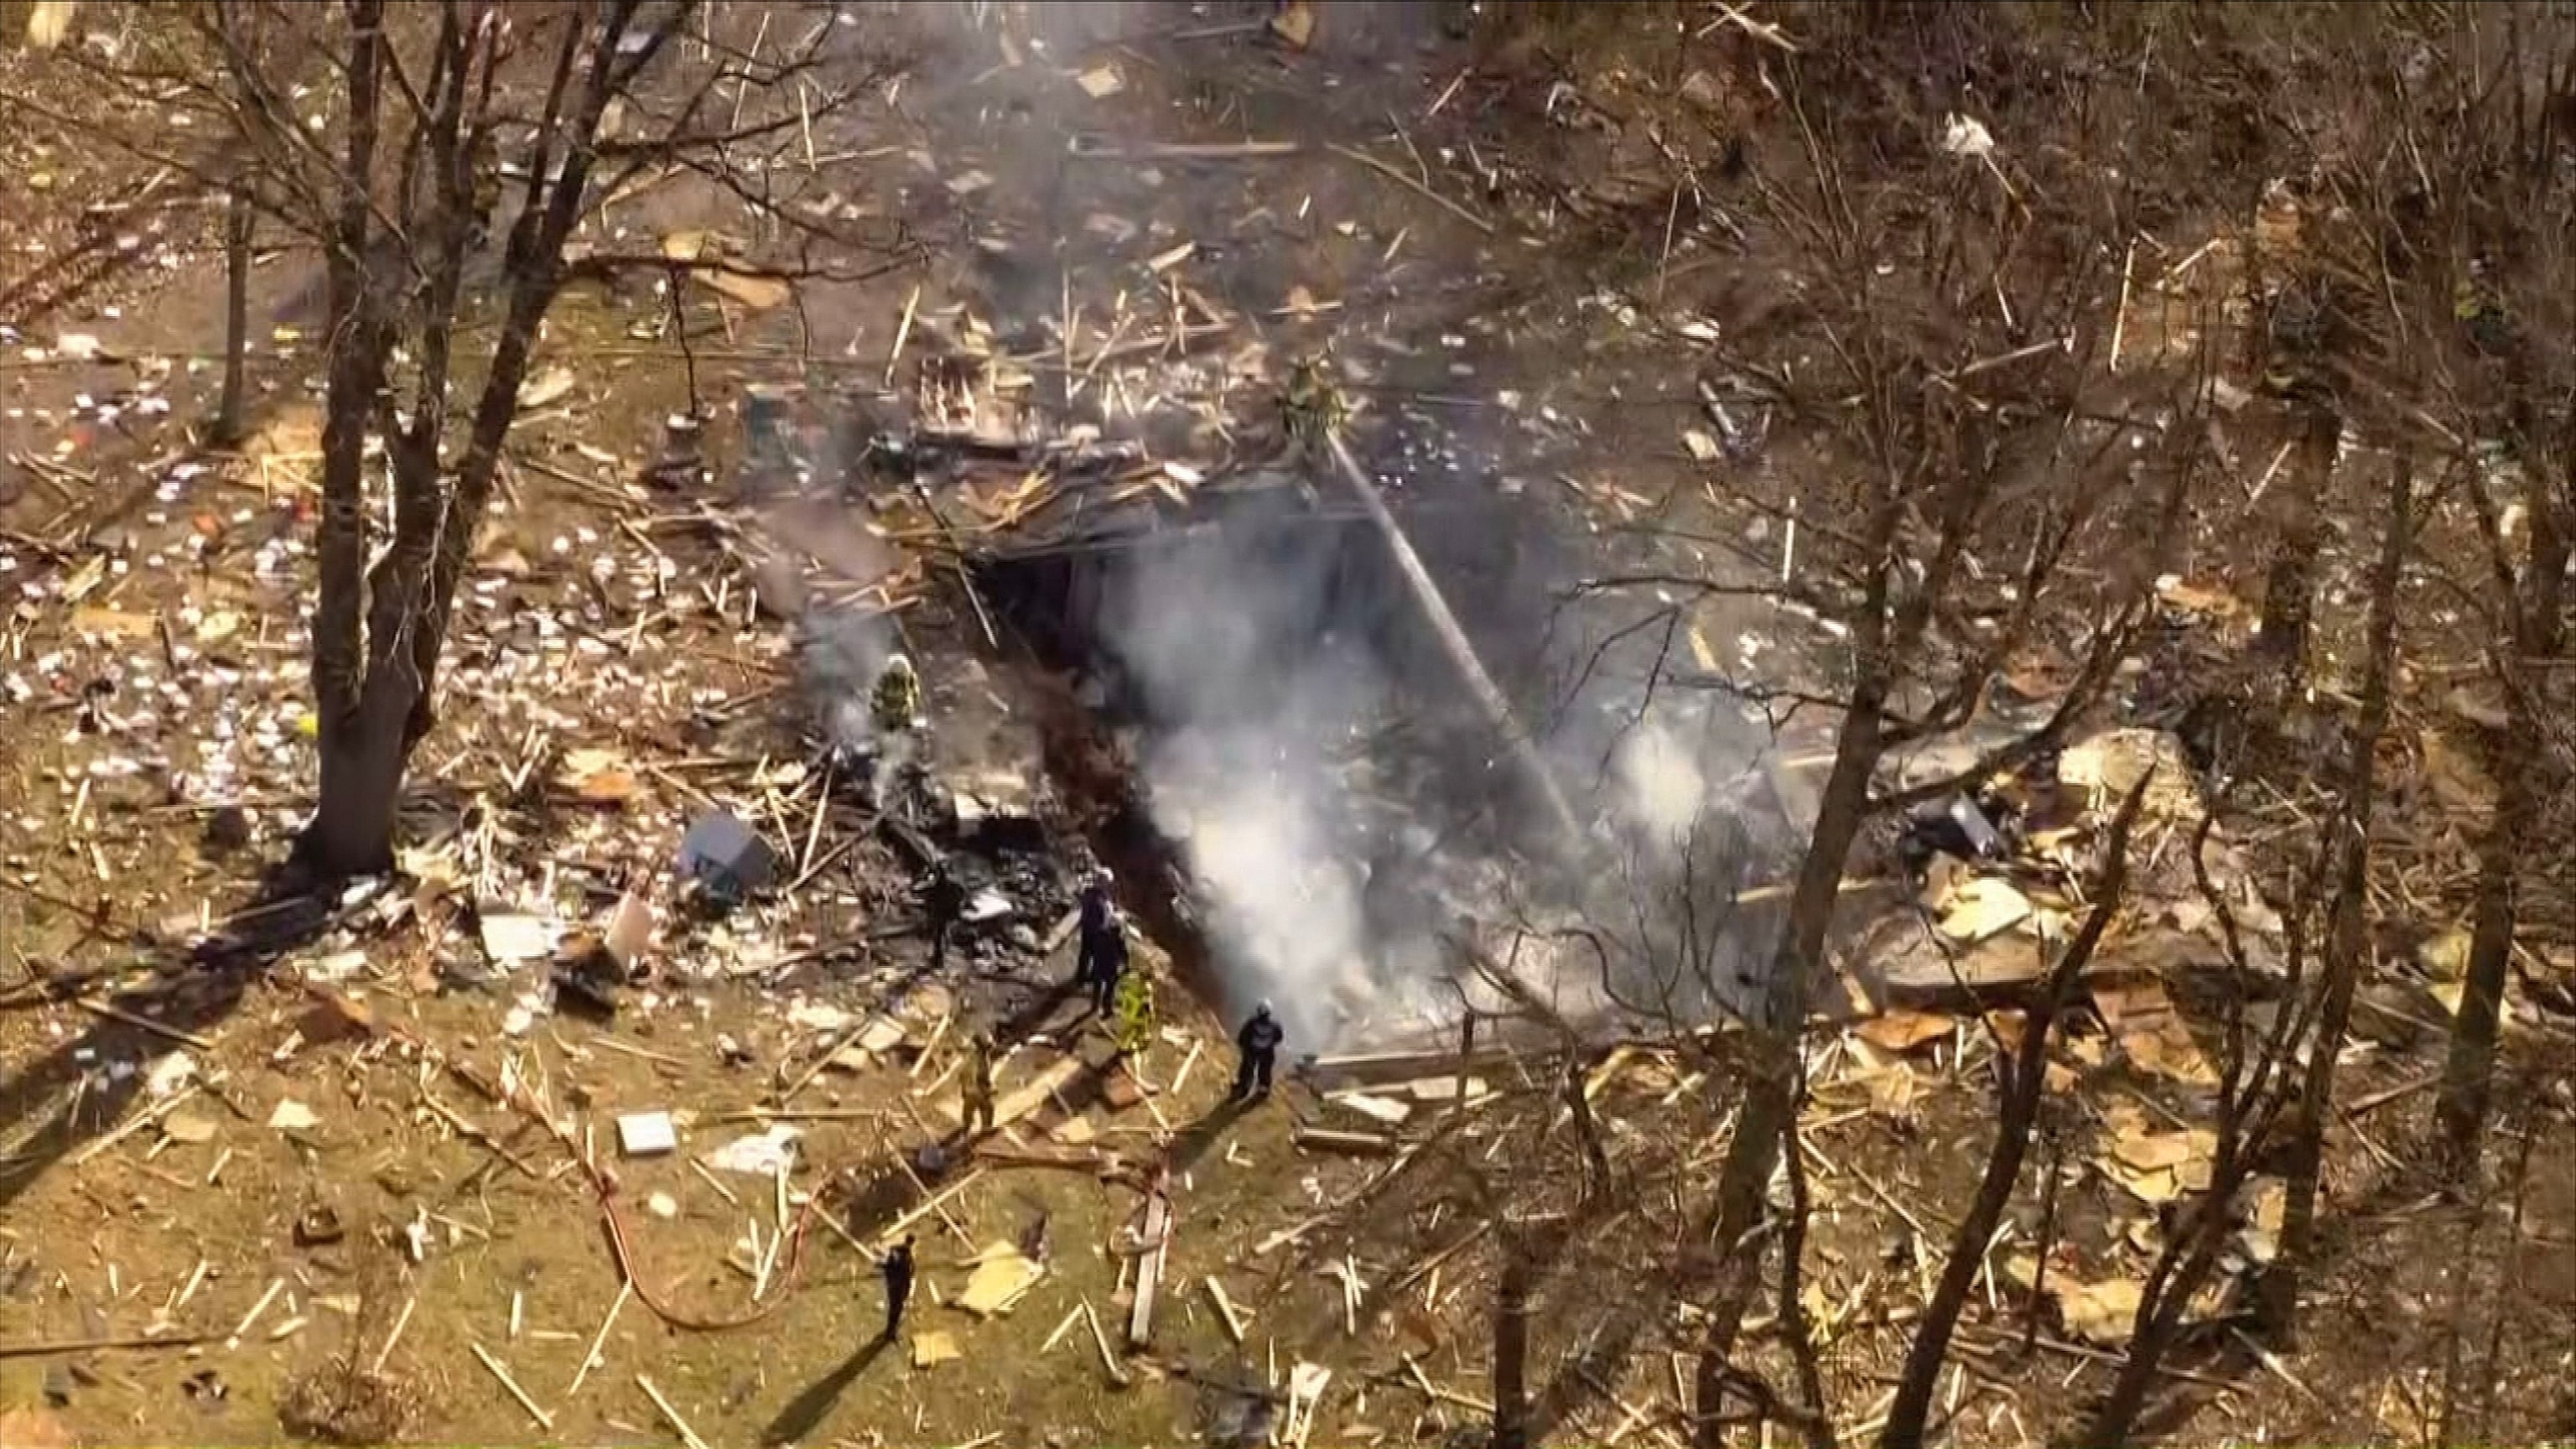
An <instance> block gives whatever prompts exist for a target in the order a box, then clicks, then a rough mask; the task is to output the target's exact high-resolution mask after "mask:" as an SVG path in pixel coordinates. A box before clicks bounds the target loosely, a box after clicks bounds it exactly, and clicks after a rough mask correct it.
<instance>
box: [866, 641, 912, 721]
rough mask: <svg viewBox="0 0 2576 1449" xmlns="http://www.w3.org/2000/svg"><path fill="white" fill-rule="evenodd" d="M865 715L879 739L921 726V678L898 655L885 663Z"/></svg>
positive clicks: (869, 699) (908, 660)
mask: <svg viewBox="0 0 2576 1449" xmlns="http://www.w3.org/2000/svg"><path fill="white" fill-rule="evenodd" d="M868 713H869V715H870V716H871V717H872V719H873V722H874V723H875V725H876V727H877V733H878V734H880V735H895V734H901V733H903V732H904V731H906V730H909V729H911V728H912V727H913V726H914V725H917V724H919V723H920V722H921V676H920V675H919V674H918V673H915V672H914V670H913V667H912V660H911V659H910V658H908V657H907V656H905V655H901V654H898V655H896V656H895V657H893V658H892V659H889V660H887V661H886V666H885V668H884V669H882V670H880V671H879V672H878V674H877V683H876V688H875V689H874V690H872V691H870V693H869V696H868Z"/></svg>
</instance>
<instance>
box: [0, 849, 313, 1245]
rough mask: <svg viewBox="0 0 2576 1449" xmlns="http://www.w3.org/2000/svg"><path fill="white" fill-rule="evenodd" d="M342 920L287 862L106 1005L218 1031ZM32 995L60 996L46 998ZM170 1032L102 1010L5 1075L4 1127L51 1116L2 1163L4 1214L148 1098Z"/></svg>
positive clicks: (176, 1045)
mask: <svg viewBox="0 0 2576 1449" xmlns="http://www.w3.org/2000/svg"><path fill="white" fill-rule="evenodd" d="M339 916H340V908H339V904H338V898H337V897H336V896H335V895H332V894H330V893H328V892H324V891H317V890H316V888H315V886H314V883H313V881H312V878H311V876H310V875H309V874H308V873H306V872H305V871H304V870H302V869H301V868H300V867H298V866H297V865H295V864H294V863H292V862H289V863H286V864H282V865H280V866H278V867H276V868H274V869H272V870H271V871H270V872H269V873H268V874H267V875H266V876H265V877H263V878H262V880H261V882H260V885H259V888H258V889H257V890H256V891H255V892H254V893H253V894H252V897H251V904H250V905H248V906H246V907H245V908H243V909H242V910H240V911H236V912H234V913H233V914H231V915H230V916H228V917H226V918H225V920H224V922H223V923H222V924H221V926H219V927H218V929H217V930H216V931H215V932H214V934H212V935H210V936H208V937H206V938H205V939H203V940H201V941H199V942H197V943H196V944H195V945H193V946H191V947H190V948H189V949H187V950H186V951H185V952H174V953H171V954H169V955H167V956H165V957H164V958H163V959H162V961H161V962H160V963H159V969H158V973H157V974H158V977H159V979H158V980H156V981H155V982H153V983H152V984H151V985H148V986H144V987H139V988H136V989H133V990H128V991H120V992H117V993H114V994H113V995H110V996H107V997H106V998H104V1004H105V1005H107V1006H110V1007H113V1008H115V1009H117V1010H119V1011H122V1012H126V1013H130V1014H132V1015H134V1016H140V1017H145V1018H148V1019H150V1020H152V1021H156V1022H159V1023H160V1024H161V1025H162V1026H163V1027H164V1028H166V1029H167V1033H179V1034H185V1035H195V1034H199V1033H203V1032H206V1031H209V1030H212V1029H213V1028H215V1027H217V1026H220V1025H221V1024H222V1023H223V1022H224V1021H226V1020H227V1019H229V1018H230V1017H231V1016H232V1014H233V1013H234V1011H235V1010H237V1009H238V1008H239V1007H240V1006H241V1003H242V998H243V996H244V995H245V994H246V993H247V992H248V991H249V989H250V984H251V982H252V981H253V980H254V979H256V978H257V977H258V975H259V974H260V972H261V971H262V970H264V969H265V968H266V967H267V966H268V964H269V963H270V962H272V961H274V960H276V959H277V958H278V957H279V956H281V955H283V954H285V953H286V952H288V951H291V950H294V949H295V948H296V947H297V946H299V945H302V944H303V943H304V942H307V941H309V940H311V939H313V938H314V937H315V936H317V935H319V934H320V933H321V932H322V931H323V930H324V929H326V928H327V927H329V926H330V925H331V924H332V923H333V922H334V921H335V920H337V919H338V918H339ZM135 964H136V965H137V966H141V965H145V964H149V963H148V962H137V963H135ZM36 999H40V1000H49V999H56V998H55V995H54V993H50V992H49V993H45V994H44V996H42V997H39V998H36ZM167 1033H165V1032H160V1031H152V1030H148V1029H146V1028H143V1027H138V1026H135V1025H133V1024H131V1023H130V1022H126V1021H119V1020H116V1019H115V1018H112V1017H109V1016H106V1015H104V1014H100V1015H99V1016H98V1019H97V1020H96V1021H94V1022H93V1023H92V1024H91V1026H90V1028H89V1030H87V1031H84V1032H82V1033H81V1034H79V1035H78V1036H75V1037H72V1038H71V1039H69V1040H67V1041H64V1042H63V1043H61V1044H60V1045H59V1046H57V1047H55V1048H54V1050H52V1051H50V1052H48V1053H46V1054H45V1055H44V1056H42V1057H39V1058H37V1059H36V1060H34V1061H32V1062H30V1063H28V1064H27V1065H26V1066H25V1067H23V1068H21V1069H20V1070H18V1071H17V1072H15V1073H13V1074H11V1075H10V1076H8V1077H6V1078H0V1124H13V1125H14V1124H18V1123H23V1122H29V1121H34V1120H36V1119H37V1118H38V1116H39V1115H40V1114H44V1113H46V1112H47V1110H48V1108H49V1107H50V1115H49V1116H46V1117H45V1118H44V1120H42V1121H41V1122H39V1123H38V1125H36V1126H35V1127H34V1128H33V1130H31V1131H28V1132H26V1133H24V1134H23V1135H22V1136H21V1137H20V1138H19V1139H18V1141H17V1143H16V1145H15V1147H14V1149H13V1154H12V1155H11V1156H10V1157H9V1158H7V1159H6V1160H5V1161H0V1216H5V1214H6V1212H7V1210H8V1207H9V1205H10V1204H11V1203H13V1202H15V1201H16V1200H17V1199H18V1198H19V1197H20V1196H22V1195H24V1194H25V1193H26V1192H27V1191H28V1190H29V1189H31V1188H33V1187H34V1186H35V1185H36V1183H37V1181H38V1180H39V1179H41V1178H42V1177H44V1175H45V1173H46V1172H47V1170H49V1169H50V1168H52V1167H53V1166H54V1165H55V1164H56V1163H58V1162H61V1161H63V1160H64V1159H65V1158H67V1157H69V1156H71V1155H72V1154H73V1153H75V1152H77V1151H79V1150H80V1149H81V1147H82V1146H83V1145H84V1144H86V1143H89V1142H91V1141H93V1140H95V1139H97V1138H99V1137H101V1136H103V1135H105V1134H106V1133H108V1132H111V1131H114V1130H115V1129H116V1127H117V1125H118V1124H119V1123H120V1122H122V1121H123V1120H124V1119H125V1115H126V1111H127V1109H128V1108H130V1107H132V1106H133V1105H134V1101H135V1098H137V1097H138V1096H141V1095H142V1094H143V1091H144V1085H145V1082H146V1081H147V1080H148V1078H149V1077H150V1075H151V1072H152V1068H153V1066H154V1064H156V1063H157V1062H159V1061H160V1060H161V1059H162V1058H163V1057H166V1056H169V1055H170V1054H171V1053H173V1052H176V1051H178V1050H180V1048H181V1046H182V1044H183V1043H182V1042H181V1041H180V1040H178V1039H176V1038H175V1037H174V1036H172V1035H169V1034H167ZM113 1062H124V1063H130V1064H131V1066H132V1070H131V1071H129V1072H127V1073H125V1074H124V1075H123V1076H117V1075H115V1074H113V1073H112V1072H109V1071H106V1070H103V1069H104V1068H105V1067H106V1066H107V1064H109V1063H113Z"/></svg>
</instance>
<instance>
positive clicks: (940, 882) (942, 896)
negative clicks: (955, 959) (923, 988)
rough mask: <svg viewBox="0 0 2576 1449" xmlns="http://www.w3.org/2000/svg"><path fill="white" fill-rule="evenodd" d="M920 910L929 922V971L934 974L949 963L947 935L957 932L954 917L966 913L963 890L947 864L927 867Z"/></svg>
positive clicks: (964, 890) (964, 889)
mask: <svg viewBox="0 0 2576 1449" xmlns="http://www.w3.org/2000/svg"><path fill="white" fill-rule="evenodd" d="M921 909H922V913H923V914H924V915H926V916H928V917H929V919H930V969H931V970H933V971H936V970H938V969H940V968H941V967H943V966H945V965H947V964H948V933H949V932H950V931H952V930H955V929H956V926H957V918H958V917H959V916H961V915H964V914H965V911H966V888H965V887H964V886H962V885H959V884H958V883H957V877H956V876H954V875H951V874H949V871H948V867H947V866H946V865H944V864H942V865H934V866H932V867H931V868H930V881H929V884H927V885H925V886H924V887H923V888H922V892H921Z"/></svg>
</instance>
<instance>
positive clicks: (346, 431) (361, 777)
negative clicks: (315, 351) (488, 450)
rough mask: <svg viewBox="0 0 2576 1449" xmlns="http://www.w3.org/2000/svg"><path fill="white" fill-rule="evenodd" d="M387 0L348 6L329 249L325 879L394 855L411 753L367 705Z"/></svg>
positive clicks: (307, 846) (312, 846) (302, 848)
mask: <svg viewBox="0 0 2576 1449" xmlns="http://www.w3.org/2000/svg"><path fill="white" fill-rule="evenodd" d="M383 25H384V3H383V0H358V3H355V4H353V5H352V6H351V7H350V15H349V28H350V43H349V51H350V54H349V68H348V76H349V82H348V85H349V102H348V125H349V140H348V152H347V160H346V163H345V164H346V170H345V171H344V172H343V173H342V175H341V176H340V178H339V186H340V213H339V215H338V217H337V218H335V220H334V223H333V227H332V236H331V242H330V246H329V248H328V253H327V255H328V258H329V262H328V281H329V291H330V318H331V330H332V336H333V341H334V345H333V347H332V349H331V366H330V375H329V381H328V383H327V385H326V388H325V394H324V399H323V418H322V516H321V521H320V525H319V527H318V529H317V531H316V537H315V543H314V554H315V557H316V561H317V563H318V565H319V574H320V589H319V594H318V598H317V600H316V602H315V607H314V617H313V712H314V720H315V727H316V728H315V737H316V740H317V742H318V743H319V745H320V748H321V756H322V785H321V797H320V800H319V803H318V804H317V806H316V808H315V810H314V815H313V820H312V822H311V824H310V825H309V826H308V827H307V828H306V831H305V836H304V839H303V840H302V841H301V842H300V843H299V852H300V854H301V855H302V857H303V858H304V860H305V862H306V864H308V865H309V866H311V867H312V868H313V869H314V870H316V871H317V872H318V873H319V874H321V875H323V876H325V877H337V876H343V875H350V874H359V873H364V872H369V871H374V870H378V869H381V868H382V867H383V866H384V865H385V864H386V863H388V862H389V861H390V860H391V859H392V855H393V816H394V799H393V791H392V789H391V788H390V787H386V786H385V785H384V781H385V780H386V777H387V772H388V770H390V771H391V773H392V778H393V780H394V781H395V782H396V783H398V782H399V780H400V775H401V760H402V755H401V753H400V752H399V751H398V750H395V751H392V752H391V753H390V754H389V753H388V748H389V747H388V746H387V745H386V744H385V743H384V742H383V741H382V740H380V739H378V738H376V735H377V733H378V732H377V731H375V730H373V729H372V728H371V724H372V721H371V719H370V711H368V710H367V709H366V708H365V700H366V693H367V691H366V689H365V685H366V648H367V645H366V639H365V637H364V622H365V614H366V593H367V581H366V577H365V572H364V571H365V568H366V556H367V531H368V530H367V508H366V491H367V489H366V441H367V430H368V428H369V426H370V424H371V423H372V421H373V419H374V416H375V408H376V400H377V394H378V393H379V392H380V391H381V390H382V388H383V386H384V380H385V362H386V353H387V351H388V350H389V347H390V339H389V336H388V333H387V327H386V323H385V309H384V305H383V298H382V295H381V290H380V289H381V286H382V279H380V278H378V277H375V276H372V275H370V274H369V269H368V262H367V252H368V232H369V225H370V216H369V198H368V193H367V178H368V177H369V176H370V175H372V174H373V169H374V165H375V149H376V138H377V133H378V118H377V114H376V112H377V99H378V94H379V91H380V90H381V87H382V80H383V75H382V56H383Z"/></svg>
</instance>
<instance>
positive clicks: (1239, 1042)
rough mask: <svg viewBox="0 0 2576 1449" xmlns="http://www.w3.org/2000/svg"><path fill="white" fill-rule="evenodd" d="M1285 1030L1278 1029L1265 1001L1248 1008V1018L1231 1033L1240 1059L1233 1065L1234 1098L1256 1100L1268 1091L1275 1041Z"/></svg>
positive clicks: (1275, 1059)
mask: <svg viewBox="0 0 2576 1449" xmlns="http://www.w3.org/2000/svg"><path fill="white" fill-rule="evenodd" d="M1287 1036H1288V1033H1286V1032H1285V1031H1282V1030H1280V1027H1279V1019H1278V1018H1277V1017H1274V1016H1272V1015H1271V1014H1270V1003H1269V1002H1267V1001H1265V1002H1263V1003H1261V1004H1260V1005H1259V1006H1256V1007H1254V1008H1253V1009H1252V1018H1251V1020H1249V1021H1246V1022H1245V1023H1244V1024H1243V1030H1241V1031H1239V1032H1236V1033H1235V1035H1234V1044H1235V1046H1236V1047H1237V1048H1239V1049H1240V1050H1241V1051H1242V1054H1243V1056H1242V1061H1241V1063H1240V1064H1239V1065H1237V1066H1236V1067H1235V1069H1234V1101H1235V1102H1236V1103H1238V1104H1241V1103H1246V1102H1256V1101H1259V1100H1260V1099H1262V1098H1263V1097H1267V1096H1269V1095H1270V1072H1271V1068H1272V1067H1273V1066H1274V1065H1276V1064H1277V1062H1278V1059H1279V1043H1280V1042H1282V1041H1284V1040H1286V1039H1287Z"/></svg>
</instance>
